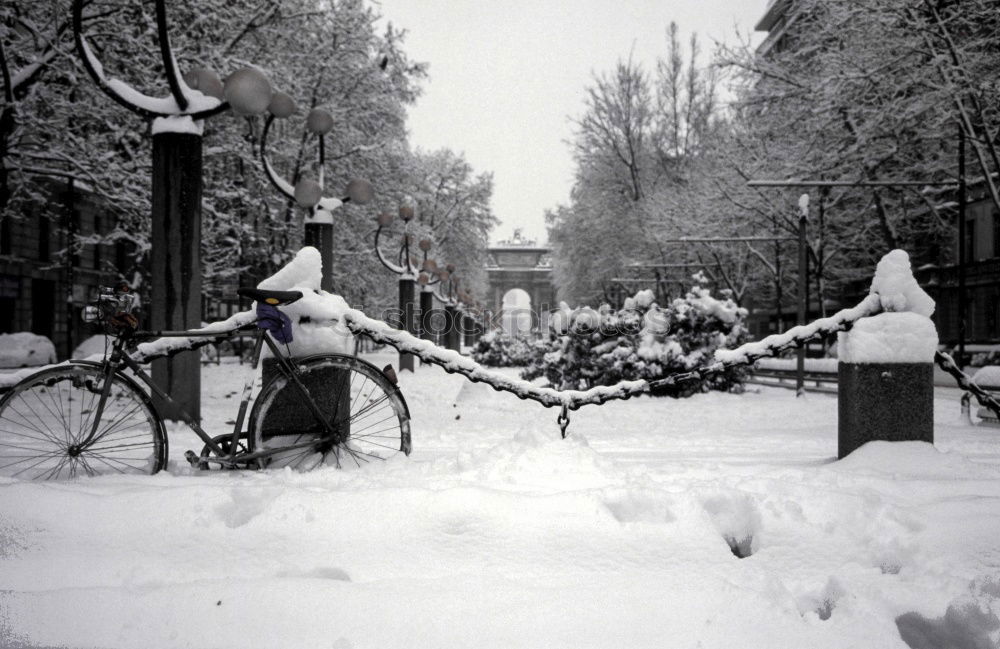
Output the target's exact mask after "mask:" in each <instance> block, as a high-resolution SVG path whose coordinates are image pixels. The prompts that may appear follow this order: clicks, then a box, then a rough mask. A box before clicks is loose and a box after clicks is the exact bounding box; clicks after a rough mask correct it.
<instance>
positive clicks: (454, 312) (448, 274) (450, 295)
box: [440, 264, 462, 352]
mask: <svg viewBox="0 0 1000 649" xmlns="http://www.w3.org/2000/svg"><path fill="white" fill-rule="evenodd" d="M440 278H441V282H442V284H444V283H445V282H447V284H444V285H445V286H446V287H447V290H446V293H445V296H444V299H443V300H442V301H443V302H444V346H445V347H447V348H448V349H450V350H452V351H456V352H457V351H460V350H461V346H462V341H461V338H460V337H459V334H458V327H459V321H458V300H456V291H457V289H458V278H457V277H456V276H455V264H448V265H447V266H445V270H444V272H442V273H441V274H440Z"/></svg>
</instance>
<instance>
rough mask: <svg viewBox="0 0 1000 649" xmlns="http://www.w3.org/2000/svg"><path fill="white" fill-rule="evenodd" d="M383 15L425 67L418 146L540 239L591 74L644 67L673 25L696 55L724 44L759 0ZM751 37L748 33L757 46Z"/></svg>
mask: <svg viewBox="0 0 1000 649" xmlns="http://www.w3.org/2000/svg"><path fill="white" fill-rule="evenodd" d="M373 3H374V4H375V5H376V8H378V7H381V13H382V15H383V17H384V19H385V20H388V21H391V22H392V24H393V25H394V26H395V27H397V28H404V29H406V30H408V32H409V33H408V35H407V37H406V40H405V44H404V49H405V51H406V52H407V54H408V55H409V56H410V57H411V59H413V60H415V61H424V62H427V63H429V64H430V79H429V80H428V81H427V82H426V83H425V84H424V94H423V96H422V97H421V98H420V99H419V100H418V102H417V104H416V106H413V107H411V109H410V117H409V129H410V139H411V143H412V144H413V145H414V146H419V147H421V148H423V149H436V148H441V147H448V148H450V149H452V150H454V151H459V152H463V153H464V154H465V156H466V158H467V159H468V160H469V162H471V163H472V165H473V166H474V167H475V169H476V170H477V172H483V171H492V172H493V174H494V183H495V186H494V193H493V210H494V212H495V213H496V215H497V216H498V217H499V218H500V220H501V222H502V224H501V225H500V226H499V227H498V228H497V229H496V230H495V231H494V233H493V239H494V240H498V239H504V238H507V237H509V236H510V235H511V233H512V232H513V229H514V228H515V227H521V228H524V231H525V233H526V234H527V235H528V236H531V237H533V238H536V239H539V240H541V239H544V237H545V225H544V211H545V210H546V209H547V208H551V207H554V206H555V205H556V204H558V203H565V202H567V201H568V199H569V191H570V188H571V187H572V181H573V161H572V158H571V156H570V153H569V147H568V146H567V144H566V140H568V139H569V138H570V137H571V135H572V132H573V130H572V124H571V123H570V121H569V117H570V116H578V115H580V114H581V113H582V111H583V99H584V89H585V87H586V86H587V85H588V84H589V83H590V81H591V79H592V73H593V72H603V71H607V70H610V69H611V68H612V67H613V66H614V65H615V63H616V61H617V60H618V59H619V58H627V57H628V56H629V52H630V51H634V56H635V59H636V60H637V61H640V62H642V63H643V64H644V65H647V68H648V69H651V67H652V64H653V61H655V59H656V58H657V57H658V56H663V55H664V53H665V51H666V29H667V26H668V25H669V24H670V21H671V20H673V21H675V22H677V24H678V26H679V27H680V30H681V34H682V36H683V38H684V39H685V42H686V40H687V38H688V36H689V34H690V33H691V32H692V31H694V32H697V33H698V35H699V38H700V40H701V41H702V51H703V54H704V57H705V58H704V60H705V61H706V62H707V61H708V56H709V55H710V54H711V52H712V50H713V49H714V43H713V39H714V40H718V41H723V40H724V41H727V42H735V40H736V29H737V28H739V31H740V33H742V34H746V33H747V32H749V31H752V29H753V26H754V24H755V23H756V22H757V20H758V19H759V18H760V17H761V16H762V15H763V13H764V9H765V7H766V6H767V0H673V1H656V0H373ZM759 39H760V36H757V37H756V40H759Z"/></svg>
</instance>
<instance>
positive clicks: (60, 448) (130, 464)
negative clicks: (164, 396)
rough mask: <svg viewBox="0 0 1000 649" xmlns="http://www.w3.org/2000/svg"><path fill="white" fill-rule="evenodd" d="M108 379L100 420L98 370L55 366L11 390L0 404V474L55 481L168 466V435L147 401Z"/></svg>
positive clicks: (126, 382) (124, 381) (101, 376)
mask: <svg viewBox="0 0 1000 649" xmlns="http://www.w3.org/2000/svg"><path fill="white" fill-rule="evenodd" d="M111 381H112V384H111V388H110V391H109V393H108V398H107V400H106V401H105V404H104V409H103V411H102V412H101V413H100V417H99V419H98V412H97V411H98V406H99V404H100V401H101V394H102V392H103V390H104V384H105V383H104V382H105V373H104V369H103V368H102V367H101V366H100V365H90V364H82V363H73V364H69V365H64V366H59V367H53V368H50V369H47V370H43V371H41V372H38V373H37V374H33V375H31V376H29V377H28V378H26V379H24V380H23V381H21V382H20V383H18V384H17V385H15V386H14V387H13V388H11V391H10V392H8V393H7V394H6V395H5V396H4V397H3V399H2V400H0V475H3V476H7V477H12V478H19V479H23V480H58V479H64V478H73V477H76V476H78V475H88V476H94V475H102V474H119V473H137V474H151V473H156V472H157V471H159V470H161V469H163V468H164V467H165V466H166V463H167V441H166V435H165V433H164V431H163V426H162V423H161V422H160V419H159V417H157V416H156V413H155V411H154V410H153V406H152V403H151V402H150V400H149V397H148V396H147V395H146V393H145V392H143V391H142V390H140V389H139V388H138V387H137V386H136V385H135V384H134V383H133V382H132V381H131V380H130V379H128V378H127V377H125V376H122V375H119V374H114V375H112V376H111ZM95 423H96V429H95ZM91 433H93V434H91Z"/></svg>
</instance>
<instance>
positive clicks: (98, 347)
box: [70, 334, 112, 358]
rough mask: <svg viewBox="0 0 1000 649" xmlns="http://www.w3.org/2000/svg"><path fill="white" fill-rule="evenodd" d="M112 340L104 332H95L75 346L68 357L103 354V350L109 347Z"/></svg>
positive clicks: (87, 356)
mask: <svg viewBox="0 0 1000 649" xmlns="http://www.w3.org/2000/svg"><path fill="white" fill-rule="evenodd" d="M111 343H112V340H111V338H110V337H109V336H105V335H104V334H97V335H96V336H91V337H90V338H87V339H86V340H84V341H83V342H82V343H80V344H79V345H77V346H76V349H74V350H73V355H72V356H70V358H90V357H91V356H101V357H103V356H104V352H105V351H106V350H108V349H111Z"/></svg>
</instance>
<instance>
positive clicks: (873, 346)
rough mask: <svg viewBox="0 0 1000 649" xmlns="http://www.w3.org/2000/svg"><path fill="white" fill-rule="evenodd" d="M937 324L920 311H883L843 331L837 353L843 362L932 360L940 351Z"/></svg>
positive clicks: (921, 361)
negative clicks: (938, 350) (935, 325)
mask: <svg viewBox="0 0 1000 649" xmlns="http://www.w3.org/2000/svg"><path fill="white" fill-rule="evenodd" d="M937 345H938V335H937V329H936V328H935V327H934V323H933V322H932V321H931V320H930V318H927V317H926V316H924V315H922V314H919V313H910V312H902V313H880V314H878V315H874V316H871V317H868V318H862V319H861V320H858V321H857V322H856V323H855V324H854V327H853V328H852V329H851V330H850V331H848V332H840V333H839V334H838V340H837V353H838V355H839V357H840V361H841V362H843V363H931V362H933V361H934V353H935V352H936V351H937Z"/></svg>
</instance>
